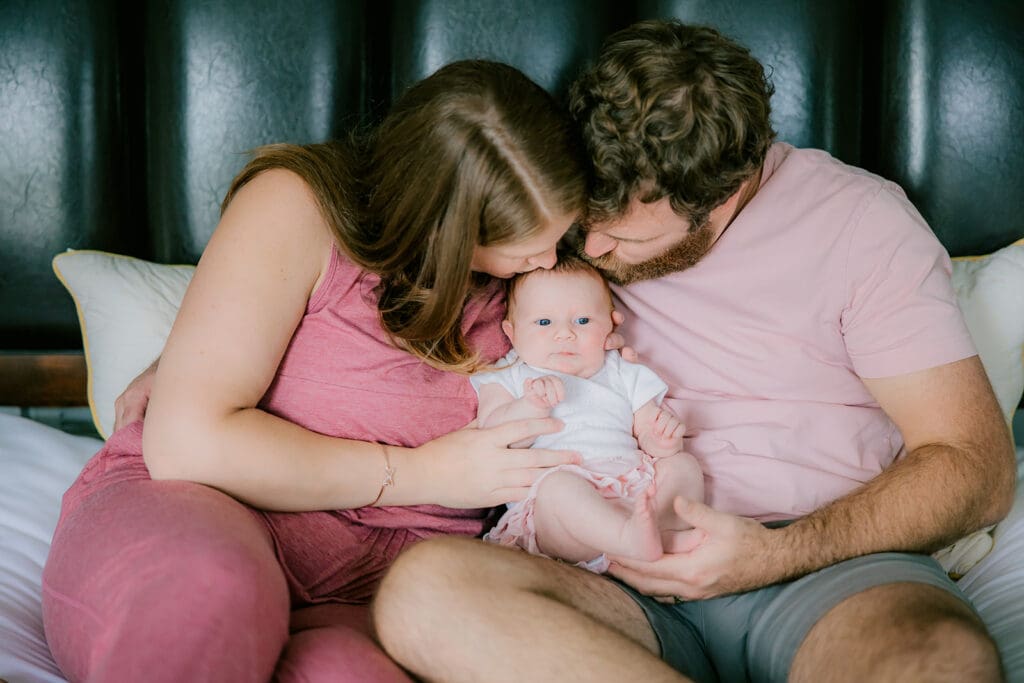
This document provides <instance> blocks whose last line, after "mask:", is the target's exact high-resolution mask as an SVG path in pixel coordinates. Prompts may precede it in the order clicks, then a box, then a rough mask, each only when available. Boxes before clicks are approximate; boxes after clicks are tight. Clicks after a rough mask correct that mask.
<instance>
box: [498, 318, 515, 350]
mask: <svg viewBox="0 0 1024 683" xmlns="http://www.w3.org/2000/svg"><path fill="white" fill-rule="evenodd" d="M501 331H502V332H504V333H505V336H506V337H508V340H509V341H510V342H512V343H513V344H515V343H516V336H515V335H516V328H515V327H514V326H513V325H512V323H511V322H510V321H509V320H507V319H506V320H502V321H501Z"/></svg>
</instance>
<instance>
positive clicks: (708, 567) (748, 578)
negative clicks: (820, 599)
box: [609, 497, 786, 600]
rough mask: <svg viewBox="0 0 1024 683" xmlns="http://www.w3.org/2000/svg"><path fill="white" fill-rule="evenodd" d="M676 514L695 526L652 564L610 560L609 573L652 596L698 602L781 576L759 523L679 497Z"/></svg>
mask: <svg viewBox="0 0 1024 683" xmlns="http://www.w3.org/2000/svg"><path fill="white" fill-rule="evenodd" d="M674 507H675V511H676V514H677V515H678V516H679V519H680V520H682V522H683V523H684V524H686V525H692V526H693V528H692V529H689V530H687V531H678V532H673V533H672V535H671V536H670V537H669V538H668V539H667V542H666V544H665V554H664V555H663V556H662V557H661V558H660V559H658V560H655V561H654V562H642V561H638V560H631V559H627V558H621V557H610V558H609V559H611V561H612V565H611V568H610V569H609V573H610V574H611V575H612V576H614V577H616V578H618V579H620V580H622V581H624V582H626V583H628V584H629V585H630V586H633V587H634V588H636V589H637V590H638V591H640V592H641V593H644V594H646V595H653V596H678V597H680V598H682V599H684V600H702V599H705V598H714V597H718V596H720V595H727V594H730V593H740V592H744V591H749V590H753V589H755V588H760V587H762V586H766V585H768V584H771V583H775V582H777V581H780V580H782V579H784V578H786V577H785V576H784V574H783V573H782V572H781V568H780V567H779V566H778V562H777V558H778V557H779V554H778V552H777V551H776V545H777V544H776V543H775V542H774V541H775V537H773V535H774V534H777V533H778V531H776V530H771V529H767V528H765V527H764V526H762V525H761V524H759V523H758V522H756V521H754V520H752V519H747V518H745V517H737V516H735V515H730V514H727V513H723V512H717V511H715V510H712V509H711V508H710V507H708V506H707V505H704V504H703V503H698V502H695V501H688V500H684V499H683V498H679V497H677V498H676V499H675V502H674Z"/></svg>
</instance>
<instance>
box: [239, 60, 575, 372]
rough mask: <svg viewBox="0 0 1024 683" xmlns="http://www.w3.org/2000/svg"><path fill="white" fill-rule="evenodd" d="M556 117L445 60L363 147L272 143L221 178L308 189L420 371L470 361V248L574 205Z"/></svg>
mask: <svg viewBox="0 0 1024 683" xmlns="http://www.w3.org/2000/svg"><path fill="white" fill-rule="evenodd" d="M580 151H581V146H580V145H579V144H577V141H576V138H575V135H574V134H573V129H572V127H571V125H570V123H569V121H568V118H567V116H566V114H565V113H564V112H563V111H562V109H561V108H560V107H559V106H558V105H557V104H556V103H555V101H554V100H553V98H552V97H551V96H550V95H549V94H548V93H547V92H545V91H544V90H543V89H542V88H541V87H540V86H538V85H537V84H536V83H534V82H533V81H531V80H530V79H529V78H527V77H526V76H525V75H523V74H522V73H521V72H519V71H518V70H516V69H514V68H513V67H511V66H508V65H505V64H499V63H496V62H487V61H463V62H455V63H452V64H449V65H448V66H445V67H443V68H441V69H440V70H438V71H437V72H435V73H434V74H433V75H431V76H430V77H428V78H426V79H424V80H422V81H420V82H419V83H417V84H416V85H414V86H413V87H412V88H410V89H409V90H408V91H407V92H406V93H405V95H404V96H403V97H402V98H400V99H399V101H398V102H397V103H396V104H395V106H394V108H393V109H392V110H391V113H390V114H389V115H388V116H387V117H386V118H385V119H384V121H383V123H381V125H380V126H379V127H378V128H377V129H376V130H375V131H374V132H373V133H372V134H371V135H370V136H369V137H368V139H365V140H364V141H363V142H361V143H357V142H355V140H354V139H353V140H350V141H345V142H332V143H324V144H318V145H305V146H296V145H272V146H268V147H263V148H261V149H259V150H257V154H256V156H255V158H254V159H253V160H252V161H251V162H250V163H249V165H248V166H246V167H245V168H244V169H243V170H242V172H241V173H240V174H239V175H238V177H237V178H236V179H235V181H234V183H232V186H231V189H230V190H229V191H228V194H227V197H226V198H225V200H224V206H227V203H228V202H230V201H231V198H232V197H233V196H234V194H235V193H236V192H237V191H238V189H239V188H240V187H241V186H242V185H244V184H245V183H246V182H248V181H249V180H250V179H252V177H254V176H255V175H256V174H258V173H260V172H261V171H264V170H267V169H269V168H286V169H289V170H291V171H293V172H295V173H297V174H298V175H299V176H301V177H302V178H303V179H304V180H305V181H306V182H307V183H308V184H309V186H310V188H311V189H312V191H313V193H314V195H315V196H316V198H317V202H318V203H319V205H320V209H321V212H322V213H323V215H324V218H325V220H326V222H327V224H328V225H329V226H330V228H331V231H332V232H333V233H334V236H335V239H336V241H337V244H338V246H339V247H340V248H341V249H342V251H344V253H345V254H346V255H347V256H348V257H349V258H351V259H352V261H353V262H355V263H356V264H358V265H359V266H361V267H362V268H365V269H366V270H368V271H371V272H374V273H377V274H378V275H379V276H380V278H381V284H380V288H379V292H378V294H379V303H378V308H379V310H380V316H381V323H382V325H383V327H384V329H385V330H386V331H387V332H388V333H389V334H390V335H391V338H392V339H393V340H394V342H395V343H396V344H397V345H398V346H399V347H401V348H404V349H406V350H408V351H410V352H411V353H413V354H415V355H416V356H418V357H420V358H422V359H423V360H424V361H425V362H427V363H429V364H430V365H432V366H434V367H437V368H441V369H445V370H454V371H458V372H470V371H472V370H474V369H476V367H477V366H478V365H479V361H478V359H477V354H476V352H475V351H474V350H473V349H472V348H470V346H469V344H468V343H467V341H466V339H465V337H464V335H463V333H462V329H461V319H462V309H463V306H464V305H465V304H466V301H467V299H468V297H469V296H470V295H471V293H472V282H473V279H472V277H471V276H472V273H471V264H472V259H473V249H474V247H475V246H476V245H478V244H479V245H482V246H492V245H500V244H506V243H514V242H516V241H518V240H522V239H526V238H528V237H530V236H532V235H534V234H536V233H537V232H538V231H540V229H541V228H542V226H543V225H544V223H545V222H547V221H549V220H550V219H552V218H553V217H555V216H561V215H566V214H574V213H579V212H580V211H581V210H582V208H583V205H584V202H585V196H584V191H585V189H584V180H583V171H582V164H581V160H580Z"/></svg>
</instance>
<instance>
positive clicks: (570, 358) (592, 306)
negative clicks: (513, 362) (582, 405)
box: [502, 271, 612, 377]
mask: <svg viewBox="0 0 1024 683" xmlns="http://www.w3.org/2000/svg"><path fill="white" fill-rule="evenodd" d="M502 326H503V329H504V330H505V334H506V335H508V338H509V340H510V341H511V342H512V346H513V347H515V350H516V353H518V354H519V357H520V358H522V359H523V361H525V362H526V363H529V364H530V365H532V366H534V367H537V368H543V369H545V370H557V371H558V372H563V373H565V374H567V375H576V376H578V377H590V376H591V375H593V374H594V373H596V372H597V371H598V370H600V369H601V366H602V365H604V342H605V339H606V338H607V337H608V334H609V333H610V332H611V331H612V304H611V299H610V297H609V295H608V290H607V289H606V288H605V285H604V283H603V282H602V281H601V280H600V278H599V277H598V276H597V275H596V274H592V273H587V272H581V273H553V272H550V271H536V272H535V273H533V274H531V275H530V276H529V277H527V278H526V279H525V280H524V281H522V282H520V283H519V284H518V285H517V287H516V292H515V304H514V306H513V307H512V310H511V311H510V315H509V319H508V320H506V321H505V322H504V323H503V324H502Z"/></svg>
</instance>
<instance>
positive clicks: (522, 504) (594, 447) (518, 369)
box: [470, 351, 668, 572]
mask: <svg viewBox="0 0 1024 683" xmlns="http://www.w3.org/2000/svg"><path fill="white" fill-rule="evenodd" d="M501 365H502V366H506V365H507V367H502V369H501V370H496V371H492V372H481V373H478V374H476V375H473V376H472V377H470V382H471V383H472V384H473V388H474V389H476V390H477V392H478V393H479V391H480V387H481V386H483V385H484V384H492V383H497V384H500V385H501V386H502V387H504V388H505V389H506V390H507V391H508V392H509V393H510V394H512V396H513V397H514V398H521V397H522V396H523V382H524V381H525V380H527V379H536V378H539V377H544V376H545V375H554V376H556V377H558V378H559V379H561V380H562V383H563V384H564V385H565V399H564V400H562V402H561V403H559V404H558V405H556V406H555V407H554V408H553V409H552V411H551V416H552V417H555V418H558V419H559V420H561V421H562V422H563V424H564V427H563V428H562V430H561V431H559V432H556V433H554V434H543V435H541V436H539V437H537V440H536V441H535V442H534V444H533V445H534V447H537V448H551V449H565V450H573V451H577V452H579V453H580V455H582V457H583V462H582V463H580V465H561V466H559V467H553V468H551V470H550V471H549V472H547V473H545V475H544V476H547V475H549V474H551V472H557V471H570V472H573V473H575V474H577V475H578V476H580V477H582V478H584V479H586V480H587V481H589V482H591V483H592V484H593V485H594V486H595V488H597V490H598V491H599V492H600V493H601V494H602V495H604V496H605V497H606V498H626V499H631V498H633V497H634V496H636V495H637V494H638V493H640V492H641V491H643V490H644V489H646V488H647V487H648V486H649V485H650V483H651V481H652V480H653V478H654V466H653V464H652V461H651V458H650V457H649V456H648V455H647V454H645V453H644V452H643V451H641V450H640V448H639V447H638V446H637V442H636V438H634V436H633V414H634V413H635V412H636V411H637V410H639V409H640V408H641V407H642V406H643V405H644V404H646V403H647V402H648V401H651V400H654V401H655V402H656V403H658V404H660V403H661V400H662V398H664V396H665V392H666V391H667V390H668V387H667V385H666V384H665V383H664V382H662V381H661V379H660V378H659V377H658V376H657V375H656V374H654V371H652V370H651V369H650V368H648V367H646V366H644V365H640V364H638V363H630V362H629V361H627V360H623V358H622V356H621V355H619V352H618V351H608V352H606V353H605V362H604V365H603V366H602V367H601V369H600V370H598V371H597V372H596V373H595V374H594V375H592V376H590V377H576V376H574V375H566V374H564V373H561V372H557V371H554V370H544V369H541V368H535V367H533V366H530V365H527V364H526V363H523V362H522V361H520V360H519V359H518V356H517V355H516V353H515V351H511V352H509V354H508V355H507V356H505V359H504V360H503V361H502V362H501ZM543 479H544V477H541V478H540V479H538V480H537V481H536V482H535V483H534V484H533V486H532V487H531V488H530V491H529V493H527V495H526V498H524V499H523V500H522V501H519V502H518V503H510V504H509V506H508V511H506V512H505V514H504V515H502V517H501V519H500V520H498V523H497V524H496V525H495V527H494V528H493V529H492V530H491V531H490V532H488V533H487V535H486V536H484V539H485V540H488V541H492V542H494V543H499V544H501V545H518V546H520V547H521V548H524V549H525V550H527V551H529V552H531V553H534V554H536V555H540V554H542V553H541V552H540V550H539V548H538V546H537V540H536V531H535V527H534V524H533V509H534V500H535V498H536V495H537V487H538V486H539V484H540V482H541V481H543ZM580 566H583V567H585V568H587V569H591V570H593V571H599V572H600V571H605V570H606V569H607V567H608V564H607V561H606V560H605V559H604V556H603V555H602V556H600V557H598V558H595V559H593V560H591V561H589V562H585V563H580Z"/></svg>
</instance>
